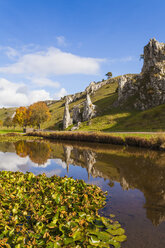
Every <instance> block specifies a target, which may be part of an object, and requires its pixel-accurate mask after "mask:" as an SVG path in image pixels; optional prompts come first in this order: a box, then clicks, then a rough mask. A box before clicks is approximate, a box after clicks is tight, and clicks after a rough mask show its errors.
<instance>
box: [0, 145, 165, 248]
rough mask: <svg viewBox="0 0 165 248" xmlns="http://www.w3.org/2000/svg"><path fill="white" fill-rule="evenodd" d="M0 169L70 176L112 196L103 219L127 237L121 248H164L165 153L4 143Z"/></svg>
mask: <svg viewBox="0 0 165 248" xmlns="http://www.w3.org/2000/svg"><path fill="white" fill-rule="evenodd" d="M0 170H10V171H22V172H24V173H25V172H26V171H30V172H33V173H34V174H36V175H37V174H41V173H45V174H46V175H47V176H52V175H54V174H56V175H59V176H64V175H67V176H68V177H73V178H74V179H83V180H84V181H85V182H87V183H90V184H96V185H98V186H99V187H101V188H102V190H103V191H107V192H108V195H107V202H106V206H105V207H104V208H103V209H101V210H100V214H102V215H104V216H106V217H108V216H109V215H110V214H115V216H116V219H117V220H118V221H119V222H120V223H121V225H122V227H123V228H125V230H126V235H127V237H128V239H127V241H126V242H125V243H124V244H123V245H122V247H125V248H126V247H127V248H139V247H140V248H164V247H165V152H160V151H150V150H146V149H140V148H138V149H136V148H131V147H130V148H126V147H122V146H113V145H104V144H90V143H77V142H67V143H66V142H49V141H40V142H37V141H34V142H25V141H19V142H16V143H0Z"/></svg>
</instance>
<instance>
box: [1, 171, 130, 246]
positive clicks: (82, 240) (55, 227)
mask: <svg viewBox="0 0 165 248" xmlns="http://www.w3.org/2000/svg"><path fill="white" fill-rule="evenodd" d="M0 177H1V181H0V247H16V248H20V247H50V248H51V247H54V248H56V247H68V248H69V247H76V248H83V247H86V248H92V247H102V248H103V247H105V248H106V247H116V248H118V247H121V242H123V241H125V239H126V236H125V235H124V229H122V228H121V225H120V224H119V223H118V222H117V221H113V220H112V218H111V219H107V218H104V217H101V216H100V215H99V214H98V209H100V208H102V207H103V206H104V204H105V193H104V192H103V191H102V190H101V189H100V188H99V187H97V186H95V185H87V184H86V183H85V182H84V181H83V180H74V179H72V178H67V177H62V178H61V177H57V176H53V177H50V178H48V177H46V175H45V174H43V175H39V176H35V175H34V174H32V173H26V174H23V173H21V172H7V171H2V172H0Z"/></svg>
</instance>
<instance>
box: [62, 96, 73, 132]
mask: <svg viewBox="0 0 165 248" xmlns="http://www.w3.org/2000/svg"><path fill="white" fill-rule="evenodd" d="M72 123H73V120H72V118H71V117H70V113H69V104H68V100H67V98H66V102H65V109H64V117H63V129H65V128H67V127H68V126H70V125H72Z"/></svg>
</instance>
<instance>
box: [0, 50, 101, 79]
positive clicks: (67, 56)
mask: <svg viewBox="0 0 165 248" xmlns="http://www.w3.org/2000/svg"><path fill="white" fill-rule="evenodd" d="M104 61H105V59H98V58H90V57H80V56H77V55H74V54H72V53H67V52H62V51H61V50H60V49H57V48H54V47H50V48H49V49H48V50H47V51H46V52H43V51H41V52H36V53H29V54H25V55H23V56H20V58H19V59H18V61H17V62H16V63H13V64H12V65H9V66H5V67H0V72H1V73H8V74H26V75H33V76H34V75H36V76H37V77H38V76H40V77H44V76H49V75H64V74H86V75H88V74H91V75H92V74H93V75H95V74H97V73H98V72H99V70H100V63H101V62H104Z"/></svg>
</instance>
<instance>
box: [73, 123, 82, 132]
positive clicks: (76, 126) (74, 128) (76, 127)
mask: <svg viewBox="0 0 165 248" xmlns="http://www.w3.org/2000/svg"><path fill="white" fill-rule="evenodd" d="M80 125H81V122H78V123H77V124H76V125H75V126H74V127H72V128H71V131H75V130H78V129H79V127H80Z"/></svg>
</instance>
